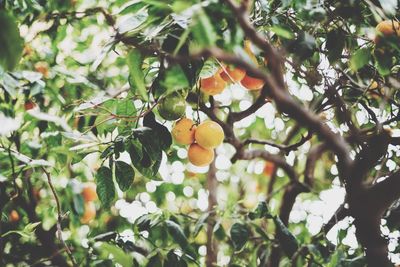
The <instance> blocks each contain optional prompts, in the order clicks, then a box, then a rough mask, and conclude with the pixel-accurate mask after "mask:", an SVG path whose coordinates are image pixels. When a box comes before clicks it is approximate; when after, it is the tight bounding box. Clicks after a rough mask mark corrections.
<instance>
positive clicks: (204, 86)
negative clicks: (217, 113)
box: [200, 73, 226, 95]
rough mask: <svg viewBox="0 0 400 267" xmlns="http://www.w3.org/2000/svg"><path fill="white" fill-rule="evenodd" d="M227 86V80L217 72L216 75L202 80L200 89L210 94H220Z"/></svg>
mask: <svg viewBox="0 0 400 267" xmlns="http://www.w3.org/2000/svg"><path fill="white" fill-rule="evenodd" d="M225 86H226V82H225V81H224V80H223V79H222V78H221V76H220V75H219V74H218V73H217V74H215V75H214V76H211V77H208V78H203V79H201V80H200V90H201V91H202V92H203V93H206V94H208V95H217V94H220V93H221V92H222V91H223V90H224V89H225Z"/></svg>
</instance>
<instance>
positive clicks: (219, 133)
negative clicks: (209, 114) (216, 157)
mask: <svg viewBox="0 0 400 267" xmlns="http://www.w3.org/2000/svg"><path fill="white" fill-rule="evenodd" d="M194 138H195V140H196V143H197V144H199V145H200V146H202V147H204V148H215V147H217V146H219V145H220V144H222V142H223V141H224V138H225V134H224V130H223V129H222V127H221V126H220V125H219V124H218V123H216V122H214V121H205V122H203V123H200V125H199V126H197V129H196V132H195V135H194Z"/></svg>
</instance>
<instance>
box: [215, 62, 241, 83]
mask: <svg viewBox="0 0 400 267" xmlns="http://www.w3.org/2000/svg"><path fill="white" fill-rule="evenodd" d="M220 75H221V78H222V79H223V80H224V81H226V82H240V81H241V80H242V79H243V78H244V76H245V75H246V71H245V70H244V69H241V68H233V67H229V66H228V67H225V69H222V72H221V74H220Z"/></svg>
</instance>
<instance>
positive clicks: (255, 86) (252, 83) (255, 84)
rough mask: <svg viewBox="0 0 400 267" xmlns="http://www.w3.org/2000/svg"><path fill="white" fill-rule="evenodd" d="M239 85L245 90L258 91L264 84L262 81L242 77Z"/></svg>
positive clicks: (247, 76)
mask: <svg viewBox="0 0 400 267" xmlns="http://www.w3.org/2000/svg"><path fill="white" fill-rule="evenodd" d="M240 83H241V84H242V85H243V87H245V88H246V89H247V90H260V89H261V88H263V86H264V84H265V82H264V80H261V79H258V78H253V77H251V76H249V75H246V76H244V78H243V80H242V81H241V82H240Z"/></svg>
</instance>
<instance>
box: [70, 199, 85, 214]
mask: <svg viewBox="0 0 400 267" xmlns="http://www.w3.org/2000/svg"><path fill="white" fill-rule="evenodd" d="M72 201H73V204H74V210H75V211H76V213H77V214H78V215H83V213H84V212H85V210H84V204H85V202H84V200H83V197H82V195H78V194H74V195H73V197H72Z"/></svg>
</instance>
